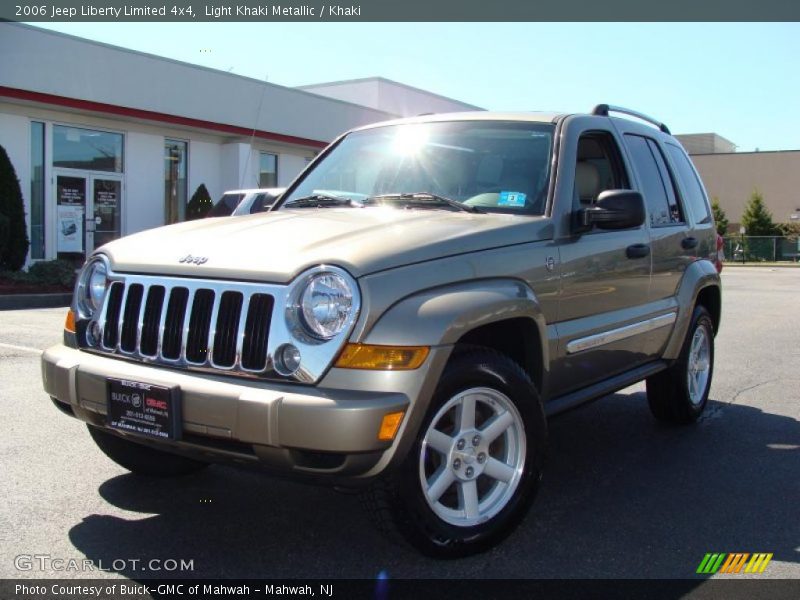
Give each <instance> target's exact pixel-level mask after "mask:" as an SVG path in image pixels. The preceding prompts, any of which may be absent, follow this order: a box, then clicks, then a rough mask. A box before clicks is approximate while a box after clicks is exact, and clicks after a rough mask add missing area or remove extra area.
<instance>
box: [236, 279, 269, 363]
mask: <svg viewBox="0 0 800 600" xmlns="http://www.w3.org/2000/svg"><path fill="white" fill-rule="evenodd" d="M272 306H273V299H272V296H269V295H268V294H253V295H252V296H251V297H250V305H249V307H248V310H247V321H246V323H245V327H244V340H243V344H242V367H243V368H244V369H247V370H248V371H262V370H263V369H265V368H266V366H267V340H268V339H269V324H270V321H271V320H272V319H271V317H272Z"/></svg>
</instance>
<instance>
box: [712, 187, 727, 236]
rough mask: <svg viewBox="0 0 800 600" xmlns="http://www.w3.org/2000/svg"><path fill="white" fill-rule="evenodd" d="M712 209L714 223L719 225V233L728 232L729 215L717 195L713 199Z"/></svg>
mask: <svg viewBox="0 0 800 600" xmlns="http://www.w3.org/2000/svg"><path fill="white" fill-rule="evenodd" d="M711 211H712V212H713V213H714V223H715V224H716V226H717V233H718V234H720V235H725V234H726V233H728V217H727V216H726V215H725V211H724V210H722V207H721V206H720V205H719V198H717V197H716V196H714V197H713V198H712V199H711Z"/></svg>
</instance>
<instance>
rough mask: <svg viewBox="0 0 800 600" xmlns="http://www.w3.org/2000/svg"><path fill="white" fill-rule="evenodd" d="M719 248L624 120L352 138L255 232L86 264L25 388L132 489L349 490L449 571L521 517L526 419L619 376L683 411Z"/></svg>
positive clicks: (542, 426)
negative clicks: (200, 481)
mask: <svg viewBox="0 0 800 600" xmlns="http://www.w3.org/2000/svg"><path fill="white" fill-rule="evenodd" d="M609 112H613V113H627V116H625V117H617V116H615V117H611V116H609ZM630 117H636V119H633V118H630ZM715 235H716V234H715V230H714V223H713V220H712V216H711V211H710V209H709V204H708V199H707V197H706V193H705V191H704V189H703V186H702V183H701V182H700V179H699V177H698V175H697V173H696V171H695V170H694V168H693V167H692V164H691V162H690V160H689V158H688V157H687V155H686V153H685V152H684V151H683V149H682V148H681V146H680V145H679V143H678V142H677V141H676V140H675V139H674V138H673V137H672V136H671V135H670V134H669V130H668V129H667V127H666V126H664V125H663V124H661V123H659V122H657V121H653V120H652V119H650V118H649V117H646V116H645V115H642V114H639V113H635V112H633V111H629V110H627V109H622V108H618V107H613V106H611V107H610V106H608V105H599V106H597V107H596V108H595V109H594V110H593V112H592V113H591V114H574V115H567V114H535V113H532V114H525V113H519V114H518V113H514V114H510V113H508V114H496V113H486V112H474V113H465V114H452V115H433V116H421V117H417V118H411V119H403V120H398V121H391V122H387V123H380V124H376V125H371V126H368V127H363V128H360V129H357V130H354V131H351V132H349V133H347V134H345V135H343V136H341V137H340V138H338V139H337V140H336V141H335V142H333V143H332V144H331V145H330V146H329V147H328V148H327V149H326V150H325V151H324V152H322V153H321V154H320V156H318V157H317V158H316V159H315V160H314V161H313V163H312V164H311V165H309V166H308V168H307V169H306V170H305V171H304V172H303V173H302V174H301V175H300V176H299V177H298V178H297V179H296V181H295V182H294V183H293V184H292V185H291V186H290V187H289V188H288V190H287V191H286V193H285V194H284V195H283V196H282V198H281V199H280V200H279V202H278V203H277V204H276V206H275V207H273V209H272V210H271V211H269V212H267V213H262V214H257V215H251V216H246V217H241V218H238V219H204V220H200V221H194V222H189V223H181V224H178V225H173V226H169V227H166V228H161V229H156V230H153V231H146V232H143V233H139V234H136V235H131V236H129V237H126V238H123V239H120V240H117V241H114V242H112V243H109V244H107V245H105V246H103V247H101V248H100V249H98V250H97V251H96V252H95V253H94V254H93V255H92V256H91V257H90V258H89V260H88V261H87V263H86V265H85V266H84V268H83V270H82V272H81V274H80V276H79V280H78V283H77V285H76V289H75V297H74V302H73V305H72V307H71V310H70V312H69V313H68V317H67V325H66V328H65V336H64V344H63V345H58V346H56V347H53V348H50V349H49V350H47V351H46V352H45V354H44V356H43V359H42V371H43V378H44V387H45V390H46V391H47V393H48V394H49V395H50V396H51V397H53V399H54V402H55V404H56V406H57V407H59V408H60V409H61V410H63V411H64V412H66V413H68V414H70V415H73V416H75V417H77V418H78V419H81V420H82V421H85V422H86V423H87V424H88V427H89V432H90V433H91V436H92V438H94V441H95V442H96V443H97V445H98V446H99V447H100V449H101V450H103V452H105V453H106V454H107V455H108V456H109V457H110V458H111V459H112V460H114V461H116V462H117V463H119V464H120V465H122V466H123V467H125V468H127V469H129V470H131V471H133V472H135V473H140V474H145V475H160V476H166V475H181V474H186V473H190V472H193V471H195V470H197V469H201V468H203V467H205V466H206V465H207V464H208V463H209V462H226V461H227V462H233V463H249V464H253V465H259V466H261V467H263V468H265V469H266V470H268V471H272V472H275V473H284V474H295V475H300V476H305V477H307V478H308V479H310V480H312V481H316V482H321V483H328V484H331V485H336V486H340V487H351V488H358V487H359V486H361V487H362V488H363V490H364V496H365V498H366V503H365V504H366V505H367V506H368V507H369V508H370V509H371V512H372V513H373V515H374V516H376V517H377V519H378V521H379V523H381V524H383V525H385V526H391V527H392V528H393V529H394V530H396V531H399V532H400V533H401V534H402V535H403V537H405V539H406V540H407V541H408V542H410V543H411V544H413V545H414V546H415V547H416V548H418V549H419V550H420V551H422V552H424V553H426V554H429V555H432V556H439V557H454V556H464V555H467V554H471V553H475V552H479V551H482V550H485V549H486V548H488V547H490V546H492V545H493V544H496V543H497V542H499V541H500V540H501V539H503V538H504V537H505V536H506V535H507V534H508V533H509V532H511V531H512V530H513V529H514V527H515V526H516V525H517V524H518V523H519V521H520V520H521V519H522V517H523V516H524V515H525V513H526V511H527V509H528V507H529V505H530V504H531V501H532V500H533V497H534V495H535V493H536V488H537V486H538V483H539V480H540V477H541V475H542V465H543V458H544V454H545V446H546V439H547V421H546V415H551V414H554V413H557V412H560V411H564V410H566V409H569V408H572V407H574V406H576V405H578V404H580V403H582V402H585V401H588V400H591V399H594V398H598V397H600V396H603V395H606V394H609V393H611V392H614V391H616V390H619V389H621V388H623V387H626V386H628V385H630V384H632V383H634V382H637V381H640V380H646V381H647V397H648V401H649V404H650V407H651V409H652V412H653V414H654V415H655V416H656V418H658V419H661V420H663V421H668V422H672V423H689V422H691V421H693V420H695V419H696V418H697V417H698V416H699V415H700V413H701V412H702V411H703V409H704V407H705V405H706V401H707V398H708V391H709V386H710V384H711V375H712V371H713V360H714V336H715V333H716V331H717V328H718V327H719V322H720V308H721V299H720V278H719V275H718V273H717V270H716V268H715V265H714V262H713V260H714V259H715V257H716V237H715Z"/></svg>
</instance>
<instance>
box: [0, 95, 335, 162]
mask: <svg viewBox="0 0 800 600" xmlns="http://www.w3.org/2000/svg"><path fill="white" fill-rule="evenodd" d="M0 96H5V97H7V98H16V99H18V100H29V101H31V102H40V103H43V104H52V105H54V106H66V107H69V108H77V109H80V110H87V111H91V112H97V113H104V114H109V115H116V116H119V117H129V118H134V119H145V120H148V121H157V122H159V123H170V124H172V125H184V126H186V127H195V128H198V129H208V130H211V131H219V132H221V133H228V134H234V135H241V136H247V137H250V136H251V135H252V136H254V137H257V138H259V139H262V140H270V141H273V142H282V143H284V144H296V145H299V146H310V147H312V148H324V147H325V146H327V145H328V142H322V141H319V140H310V139H307V138H301V137H296V136H293V135H284V134H282V133H273V132H271V131H261V130H259V129H256V130H255V132H254V131H253V130H252V129H247V128H245V127H238V126H236V125H227V124H225V123H214V122H213V121H203V120H202V119H192V118H189V117H181V116H178V115H170V114H166V113H160V112H155V111H152V110H142V109H139V108H129V107H127V106H117V105H115V104H105V103H103V102H93V101H91V100H79V99H77V98H67V97H66V96H56V95H55V94H45V93H42V92H31V91H29V90H20V89H17V88H10V87H5V86H1V85H0Z"/></svg>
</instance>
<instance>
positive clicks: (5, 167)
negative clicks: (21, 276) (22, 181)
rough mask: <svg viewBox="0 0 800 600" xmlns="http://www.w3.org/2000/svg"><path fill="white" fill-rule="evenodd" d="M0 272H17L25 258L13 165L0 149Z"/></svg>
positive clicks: (21, 205)
mask: <svg viewBox="0 0 800 600" xmlns="http://www.w3.org/2000/svg"><path fill="white" fill-rule="evenodd" d="M0 216H2V217H3V218H2V219H0V240H3V241H2V242H0V270H5V271H19V270H20V269H21V268H22V267H23V265H24V264H25V258H26V257H27V256H28V228H27V226H26V225H25V205H24V203H23V201H22V190H21V189H20V187H19V179H17V173H16V171H14V165H12V164H11V160H10V159H9V158H8V154H7V153H6V151H5V148H3V147H2V146H0Z"/></svg>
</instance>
